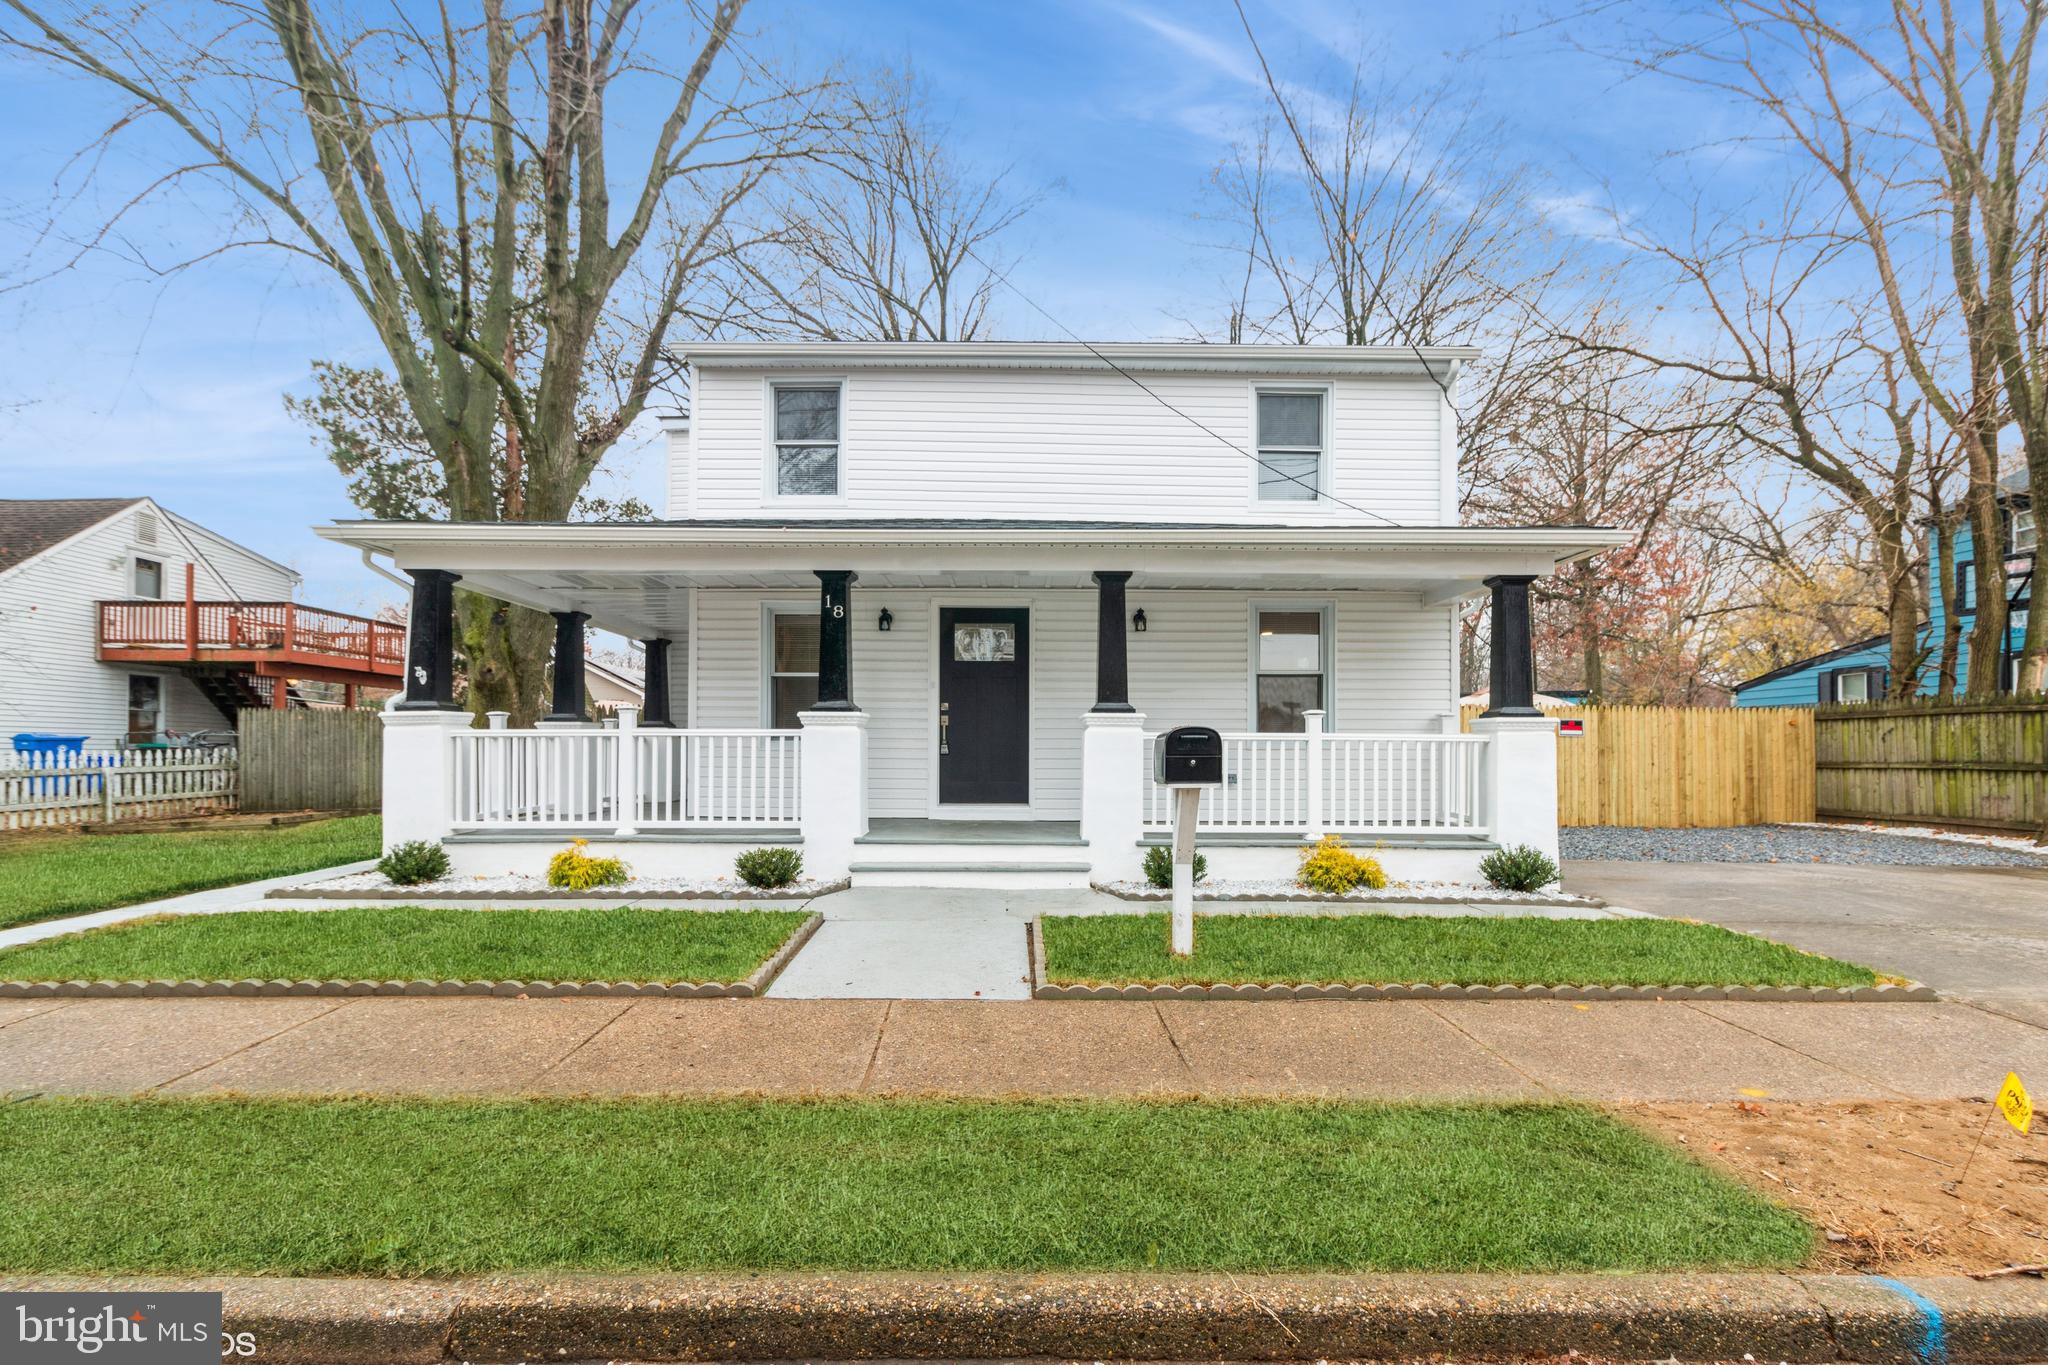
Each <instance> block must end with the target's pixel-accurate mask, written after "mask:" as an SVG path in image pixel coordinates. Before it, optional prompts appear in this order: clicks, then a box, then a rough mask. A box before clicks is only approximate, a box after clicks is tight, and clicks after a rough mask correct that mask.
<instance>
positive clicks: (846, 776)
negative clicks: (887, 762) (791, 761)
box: [797, 711, 868, 880]
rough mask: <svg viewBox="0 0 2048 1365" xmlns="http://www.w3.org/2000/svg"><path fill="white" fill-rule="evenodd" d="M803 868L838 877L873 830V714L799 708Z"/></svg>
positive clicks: (851, 866)
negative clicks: (870, 736) (856, 845)
mask: <svg viewBox="0 0 2048 1365" xmlns="http://www.w3.org/2000/svg"><path fill="white" fill-rule="evenodd" d="M797 720H798V721H799V722H800V723H801V724H802V725H803V727H804V738H803V746H802V757H801V758H800V759H799V761H798V770H799V772H800V774H801V779H800V780H801V781H802V783H803V792H802V796H801V805H802V816H801V818H802V821H803V830H804V871H805V873H807V874H808V875H810V876H813V877H820V878H824V879H826V880H835V879H837V878H840V877H844V876H846V875H847V874H848V873H849V872H850V871H851V870H852V868H853V841H854V840H856V839H858V838H860V837H861V836H862V835H863V834H866V833H867V832H868V716H867V712H865V711H800V712H798V713H797Z"/></svg>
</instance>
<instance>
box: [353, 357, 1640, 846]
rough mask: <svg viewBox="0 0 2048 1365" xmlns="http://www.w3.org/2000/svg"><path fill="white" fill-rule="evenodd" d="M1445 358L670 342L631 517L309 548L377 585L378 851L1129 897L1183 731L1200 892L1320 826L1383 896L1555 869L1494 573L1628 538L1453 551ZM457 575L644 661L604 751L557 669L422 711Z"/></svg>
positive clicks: (440, 691) (1539, 749)
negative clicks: (510, 717)
mask: <svg viewBox="0 0 2048 1365" xmlns="http://www.w3.org/2000/svg"><path fill="white" fill-rule="evenodd" d="M1474 355H1475V352H1473V351H1470V350H1468V349H1464V348H1456V347H1436V348H1428V347H1425V348H1422V349H1420V350H1416V349H1412V348H1374V347H1328V346H1284V347H1283V346H1205V345H1150V344H1147V345H1108V346H1100V347H1085V346H1080V345H1066V344H1039V343H834V344H779V343H756V342H720V343H701V344H697V345H693V346H690V347H688V348H685V349H684V350H683V351H682V353H681V358H682V359H684V360H685V361H686V362H687V366H688V373H689V376H690V383H691V391H690V415H689V419H688V420H687V421H684V420H681V419H674V420H672V421H671V422H670V423H669V429H670V461H669V483H668V487H669V507H668V512H669V519H667V520H663V521H655V522H646V523H607V524H588V525H560V524H557V525H533V524H524V525H507V524H499V523H493V524H446V523H375V522H347V523H342V524H339V525H334V526H328V527H323V528H320V530H319V533H320V534H321V535H323V536H325V537H327V538H329V539H333V540H337V541H341V542H343V543H346V544H349V545H352V546H357V547H360V548H363V549H367V550H372V551H376V552H381V553H384V554H388V555H390V556H391V557H392V558H393V559H394V560H395V561H396V563H397V564H398V565H399V566H400V567H401V568H403V569H405V570H407V571H408V572H410V573H412V574H413V576H414V580H415V584H416V587H415V593H414V608H413V612H414V615H413V625H412V629H413V660H412V672H411V674H410V676H409V681H410V684H411V686H410V689H409V692H408V695H407V698H406V699H405V701H404V703H402V704H400V705H398V706H395V707H394V708H393V709H392V710H389V711H387V713H386V722H387V726H388V729H387V751H386V766H385V774H386V777H385V781H386V823H385V833H386V838H387V839H390V840H393V841H396V840H398V839H402V838H420V837H429V838H445V839H446V840H447V841H448V842H449V844H450V847H451V851H452V852H453V853H454V854H455V856H456V862H457V865H458V867H461V868H465V869H469V870H476V871H485V870H492V871H495V870H502V869H505V868H508V867H511V868H517V869H520V870H528V871H531V870H537V869H538V868H539V866H540V865H541V862H542V861H543V858H544V855H545V854H546V853H547V852H549V851H551V850H552V848H553V847H554V846H555V845H556V844H557V843H558V842H559V840H560V838H561V837H562V836H564V835H566V834H569V833H576V834H580V835H584V836H603V839H602V841H603V842H606V843H609V842H614V841H616V842H618V843H620V844H621V845H622V846H623V847H624V854H625V856H626V857H627V858H628V859H629V860H630V861H632V862H633V863H635V864H636V865H637V866H639V867H641V868H643V869H644V870H646V871H648V872H651V873H667V872H678V871H693V870H701V871H724V870H726V869H728V868H729V867H730V863H731V858H732V853H733V851H734V850H735V849H737V848H743V847H749V846H753V845H758V844H762V843H770V842H784V843H787V842H795V841H797V840H801V842H802V845H803V848H804V853H805V859H806V864H807V868H808V870H809V871H811V872H813V873H815V874H820V875H825V876H836V875H844V874H847V873H850V874H851V875H852V876H853V877H854V879H855V880H856V881H857V882H858V881H867V882H871V883H890V882H895V883H924V884H953V883H960V882H967V883H973V882H977V881H998V882H1003V883H1007V884H1011V885H1033V884H1054V885H1057V884H1076V883H1083V882H1086V881H1088V880H1090V879H1091V878H1092V879H1096V880H1101V879H1109V878H1115V877H1122V876H1128V875H1134V874H1135V872H1136V870H1137V866H1138V862H1139V859H1140V856H1141V854H1142V852H1143V848H1144V846H1145V844H1146V843H1148V842H1156V841H1159V840H1161V839H1163V837H1164V835H1165V826H1166V820H1167V806H1166V802H1165V800H1164V796H1163V793H1161V792H1159V791H1157V790H1156V789H1155V788H1154V786H1153V784H1152V782H1151V778H1150V771H1151V770H1150V762H1151V758H1150V754H1151V747H1152V741H1151V739H1150V736H1152V735H1155V734H1156V733H1158V732H1160V731H1163V730H1165V729H1168V728H1170V727H1173V726H1179V725H1206V726H1210V727H1214V728H1216V729H1218V730H1221V731H1223V732H1224V733H1225V743H1226V750H1227V752H1226V769H1227V780H1226V785H1225V786H1224V787H1223V788H1221V789H1219V790H1217V791H1214V792H1211V793H1209V794H1207V795H1206V796H1205V797H1204V799H1203V807H1202V842H1203V846H1204V848H1205V850H1206V851H1207V852H1208V854H1209V856H1210V860H1211V864H1212V866H1214V867H1216V868H1217V869H1218V871H1219V872H1220V873H1221V874H1223V875H1233V874H1239V873H1242V874H1263V873H1265V872H1270V871H1278V870H1280V869H1282V868H1289V867H1291V866H1292V863H1293V858H1294V848H1295V846H1296V845H1297V844H1298V843H1299V842H1300V840H1301V839H1302V838H1303V837H1305V836H1307V835H1311V834H1315V833H1319V832H1322V831H1325V830H1334V831H1337V832H1340V833H1343V834H1345V835H1346V836H1347V837H1350V838H1352V839H1353V841H1354V842H1356V843H1359V844H1363V845H1380V846H1381V848H1382V857H1383V860H1384V861H1386V862H1388V863H1389V865H1390V871H1393V872H1394V873H1395V874H1396V875H1441V876H1449V877H1468V876H1470V875H1471V874H1472V872H1473V869H1474V867H1475V864H1476V861H1477V859H1478V857H1479V856H1480V855H1481V854H1482V853H1483V851H1484V850H1485V849H1486V848H1488V847H1491V846H1492V845H1493V844H1495V843H1496V842H1499V841H1509V842H1530V843H1536V844H1538V845H1540V846H1545V847H1549V848H1551V849H1552V850H1553V851H1554V850H1555V847H1556V818H1555V791H1554V782H1553V779H1552V773H1553V772H1554V764H1555V748H1554V746H1555V737H1554V734H1553V732H1552V723H1551V722H1549V721H1546V720H1544V719H1542V718H1541V716H1540V713H1538V712H1537V711H1536V709H1535V708H1534V707H1533V706H1530V705H1529V704H1528V700H1527V693H1528V658H1527V655H1528V649H1527V630H1528V621H1527V596H1528V584H1529V582H1530V581H1532V580H1533V579H1535V578H1539V577H1541V576H1543V575H1546V574H1548V573H1550V572H1551V571H1552V570H1553V569H1554V568H1555V567H1556V566H1557V565H1558V564H1560V563H1564V562H1567V561H1570V560H1572V559H1576V558H1579V557H1582V556H1584V555H1588V554H1593V553H1596V552H1598V551H1599V550H1601V549H1604V548H1607V547H1609V546H1612V545H1615V544H1618V543H1621V542H1622V541H1623V540H1625V538H1626V537H1625V535H1624V534H1622V533H1619V532H1615V531H1610V530H1603V529H1598V528H1584V527H1571V528H1557V527H1518V528H1501V527H1487V528H1479V527H1466V526H1461V525H1459V524H1458V500H1457V487H1456V480H1457V464H1458V439H1457V426H1456V412H1455V407H1454V404H1453V401H1452V397H1453V394H1454V392H1455V388H1454V386H1455V384H1456V382H1457V375H1458V369H1459V366H1460V365H1461V364H1462V363H1463V362H1465V361H1467V360H1469V359H1471V358H1472V357H1473V356H1474ZM458 579H459V581H460V584H461V586H462V587H463V588H465V589H469V590H472V591H476V592H480V593H483V594H485V595H487V596H490V597H495V598H499V599H501V600H504V601H508V602H516V603H521V604H524V605H527V606H531V607H536V608H540V609H543V610H547V611H551V612H553V613H555V615H556V620H557V623H558V634H557V644H556V657H557V659H563V658H575V659H580V658H581V657H582V649H581V642H582V637H583V630H584V628H585V625H586V623H588V624H592V625H596V626H599V627H602V628H604V629H608V630H612V631H616V632H619V633H621V634H624V635H628V636H631V637H634V638H637V639H640V640H642V641H645V642H647V661H648V667H647V675H648V676H647V688H648V692H647V699H646V708H647V709H646V711H645V712H644V713H643V714H641V715H640V716H639V717H638V718H637V726H635V727H634V729H633V732H632V737H631V739H630V741H628V740H626V739H624V738H622V730H623V728H624V727H623V726H622V728H621V730H609V731H607V730H597V729H591V728H589V727H587V726H582V725H580V724H579V723H578V722H577V721H576V720H574V719H568V718H571V717H580V716H581V714H582V709H583V707H582V703H583V694H582V690H581V679H580V677H578V676H577V674H578V670H575V669H559V668H558V669H557V675H558V676H557V679H556V684H557V692H558V696H557V702H556V707H555V710H556V711H557V713H559V714H560V715H561V716H563V717H564V718H565V720H564V721H563V722H562V723H561V724H560V725H550V724H549V723H547V722H543V723H542V726H541V728H540V729H538V730H536V731H530V732H524V733H522V732H512V731H491V730H469V729H468V728H467V726H468V721H467V718H466V717H463V716H461V715H459V714H453V713H450V712H448V711H446V710H442V709H440V708H441V707H443V706H445V705H446V702H447V695H448V693H447V673H448V666H447V665H446V663H445V662H444V659H445V655H446V653H447V650H448V648H449V645H448V639H447V636H448V625H447V620H446V618H447V615H448V610H449V608H448V605H447V604H448V601H449V594H450V592H451V589H452V587H453V585H454V583H455V582H456V581H457V580H458ZM1490 583H1492V584H1497V585H1498V590H1497V591H1495V594H1494V596H1495V601H1494V611H1495V636H1494V638H1495V640H1496V642H1503V641H1504V642H1505V643H1504V644H1503V645H1502V648H1500V649H1499V650H1498V651H1497V652H1498V653H1499V655H1500V662H1499V663H1497V665H1496V677H1495V680H1494V693H1495V695H1496V696H1498V697H1501V698H1502V704H1501V705H1500V706H1498V707H1496V714H1492V715H1489V716H1488V717H1484V718H1481V719H1480V720H1479V721H1477V722H1475V727H1474V733H1472V734H1470V735H1460V734H1459V733H1458V721H1457V713H1458V700H1459V686H1458V676H1457V621H1458V605H1459V603H1461V602H1463V601H1465V600H1467V599H1468V598H1471V597H1474V596H1479V595H1484V594H1486V593H1487V592H1488V590H1489V584H1490ZM1518 641H1519V646H1518V645H1517V642H1518ZM1503 667H1504V668H1506V669H1507V670H1508V672H1507V675H1506V677H1505V678H1503V677H1502V676H1501V674H1500V669H1501V668H1503ZM664 677H665V678H666V681H667V685H666V687H665V688H663V687H662V685H661V680H662V679H663V678H664ZM1518 699H1519V700H1518ZM631 723H632V722H631V720H630V718H629V719H628V721H627V724H631ZM1318 731H1320V732H1321V733H1317V732H1318ZM994 822H1002V823H1001V824H1000V825H998V824H996V823H994ZM593 842H599V839H596V838H594V839H593Z"/></svg>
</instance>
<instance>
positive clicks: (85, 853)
mask: <svg viewBox="0 0 2048 1365" xmlns="http://www.w3.org/2000/svg"><path fill="white" fill-rule="evenodd" d="M378 827H379V821H378V818H377V817H376V816H374V815H356V816H346V817H343V818H341V819H335V820H316V821H314V822H312V823H311V824H305V825H290V826H285V827H281V828H263V829H231V830H219V831H212V830H201V831H197V832H193V833H179V834H48V835H43V834H34V835H24V836H21V837H18V838H17V837H9V838H7V839H4V840H0V929H5V928H8V927H10V926H12V925H16V924H32V923H34V922H36V921H37V920H45V919H55V918H56V917H57V916H59V915H77V914H83V913H85V912H86V911H88V910H110V909H113V908H114V907H116V906H122V905H134V904H136V903H137V902H139V901H149V900H156V899H158V898H159V897H163V896H181V895H184V894H185V893H187V892H190V891H207V890H211V889H212V888H214V887H217V886H233V885H235V884H236V883H238V882H248V881H257V880H260V879H262V878H265V877H283V876H287V875H290V874H292V873H295V872H311V871H314V870H316V869H318V868H323V867H334V866H336V865H338V864H341V863H351V862H355V861H357V860H359V859H362V858H374V857H376V856H377V851H378V842H379V833H378Z"/></svg>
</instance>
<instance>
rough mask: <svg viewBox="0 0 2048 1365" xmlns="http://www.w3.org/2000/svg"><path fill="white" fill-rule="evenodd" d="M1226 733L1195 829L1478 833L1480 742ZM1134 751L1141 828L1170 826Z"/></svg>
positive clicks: (1482, 772) (1481, 826)
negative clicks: (1217, 780) (1217, 773)
mask: <svg viewBox="0 0 2048 1365" xmlns="http://www.w3.org/2000/svg"><path fill="white" fill-rule="evenodd" d="M1317 719H1319V718H1316V717H1312V718H1311V729H1310V732H1309V733H1307V734H1300V735H1270V734H1226V735H1224V736H1223V785H1222V786H1221V787H1214V788H1210V789H1208V790H1205V791H1204V792H1203V793H1202V806H1201V814H1200V816H1199V818H1198V821H1197V824H1196V828H1197V830H1198V831H1210V832H1216V833H1239V834H1257V833H1261V832H1269V833H1274V834H1285V835H1289V836H1301V837H1305V838H1310V839H1314V838H1320V837H1321V836H1322V835H1324V834H1331V833H1334V834H1345V835H1416V834H1485V833H1487V832H1488V831H1489V828H1490V826H1489V822H1488V818H1487V814H1486V811H1485V804H1486V802H1485V790H1486V788H1485V776H1486V769H1485V764H1486V761H1487V753H1488V743H1489V741H1488V738H1487V737H1486V736H1485V735H1427V734H1414V735H1373V734H1326V733H1323V732H1322V731H1321V729H1320V727H1319V726H1317V725H1316V724H1315V721H1316V720H1317ZM1147 739H1148V742H1147V743H1146V745H1145V748H1144V755H1145V773H1144V785H1143V791H1144V796H1143V798H1142V799H1143V801H1144V805H1145V810H1144V823H1145V828H1146V829H1148V830H1164V829H1170V828H1171V827H1172V825H1173V798H1172V793H1171V792H1169V791H1168V790H1167V789H1166V788H1164V787H1161V786H1160V785H1158V784H1157V783H1156V782H1154V781H1153V780H1152V774H1153V753H1152V749H1153V745H1155V744H1157V743H1158V739H1159V737H1158V736H1157V735H1151V736H1148V737H1147Z"/></svg>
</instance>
